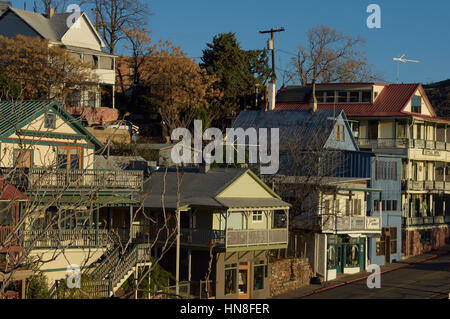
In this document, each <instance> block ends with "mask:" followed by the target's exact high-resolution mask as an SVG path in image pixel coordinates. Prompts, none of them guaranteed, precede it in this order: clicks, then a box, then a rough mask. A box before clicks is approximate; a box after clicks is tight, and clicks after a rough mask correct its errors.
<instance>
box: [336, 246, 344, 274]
mask: <svg viewBox="0 0 450 319" xmlns="http://www.w3.org/2000/svg"><path fill="white" fill-rule="evenodd" d="M343 247H344V246H343V245H336V249H337V253H336V272H337V273H343V272H344V262H345V256H344V249H343Z"/></svg>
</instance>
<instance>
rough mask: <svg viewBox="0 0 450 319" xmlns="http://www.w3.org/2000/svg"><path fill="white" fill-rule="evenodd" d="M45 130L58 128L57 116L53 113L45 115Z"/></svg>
mask: <svg viewBox="0 0 450 319" xmlns="http://www.w3.org/2000/svg"><path fill="white" fill-rule="evenodd" d="M44 128H49V129H55V128H56V115H55V114H53V113H48V114H45V118H44Z"/></svg>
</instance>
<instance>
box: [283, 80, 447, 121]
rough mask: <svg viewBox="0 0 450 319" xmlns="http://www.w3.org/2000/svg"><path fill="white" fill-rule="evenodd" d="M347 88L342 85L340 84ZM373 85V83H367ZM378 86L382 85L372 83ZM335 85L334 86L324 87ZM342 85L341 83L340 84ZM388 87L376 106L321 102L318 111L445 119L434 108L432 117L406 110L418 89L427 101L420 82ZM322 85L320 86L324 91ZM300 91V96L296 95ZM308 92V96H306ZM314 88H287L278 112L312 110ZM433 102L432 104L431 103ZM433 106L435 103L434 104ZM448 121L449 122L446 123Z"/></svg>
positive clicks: (376, 101)
mask: <svg viewBox="0 0 450 319" xmlns="http://www.w3.org/2000/svg"><path fill="white" fill-rule="evenodd" d="M340 84H341V85H343V84H342V83H340ZM364 84H370V83H364ZM372 84H374V85H376V84H378V83H372ZM324 85H327V86H328V85H331V84H328V83H327V84H324ZM336 85H339V83H336ZM383 85H384V88H383V89H382V91H381V92H380V94H379V95H378V97H377V98H376V100H375V102H374V103H348V104H343V103H337V104H322V103H318V104H317V107H318V109H332V108H334V107H339V108H341V109H343V110H344V112H345V114H346V115H347V116H348V117H384V116H386V117H402V116H404V117H411V116H415V117H423V118H429V119H435V120H443V119H439V118H437V117H436V113H435V111H434V110H433V109H430V112H431V114H432V116H426V115H422V114H416V113H410V112H406V111H404V108H405V107H406V105H407V104H408V102H409V101H410V100H411V99H412V97H413V96H414V94H415V93H416V91H417V90H421V91H422V93H423V94H422V95H423V96H424V97H425V99H427V97H426V94H425V92H424V91H423V88H422V85H421V84H420V83H414V84H383ZM320 86H321V85H320V84H319V85H318V86H317V88H318V89H320ZM296 92H298V94H297V93H296ZM305 92H306V93H305ZM310 92H311V87H309V86H307V87H287V88H283V89H281V90H280V91H279V92H278V94H277V102H276V106H275V110H307V109H308V108H309V97H310ZM296 96H297V98H296ZM428 102H429V101H428ZM430 105H431V103H430ZM443 121H445V120H443Z"/></svg>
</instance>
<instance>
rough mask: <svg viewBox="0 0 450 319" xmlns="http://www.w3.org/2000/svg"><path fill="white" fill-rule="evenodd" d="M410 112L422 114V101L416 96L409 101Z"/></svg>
mask: <svg viewBox="0 0 450 319" xmlns="http://www.w3.org/2000/svg"><path fill="white" fill-rule="evenodd" d="M411 112H413V113H421V112H422V99H421V98H420V96H418V95H415V96H414V97H413V98H412V100H411Z"/></svg>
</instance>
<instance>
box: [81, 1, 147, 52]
mask: <svg viewBox="0 0 450 319" xmlns="http://www.w3.org/2000/svg"><path fill="white" fill-rule="evenodd" d="M86 4H89V5H92V6H94V8H95V9H94V11H95V14H96V15H98V20H99V24H100V26H99V28H100V33H101V35H102V37H103V39H104V40H105V41H106V45H107V47H108V50H109V53H111V54H114V53H115V49H116V45H117V43H118V42H119V41H121V40H123V39H126V33H125V32H126V30H127V29H128V30H133V29H135V28H137V27H143V26H145V25H146V24H147V17H148V16H149V15H150V9H149V7H148V4H147V2H146V1H141V0H86Z"/></svg>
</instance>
